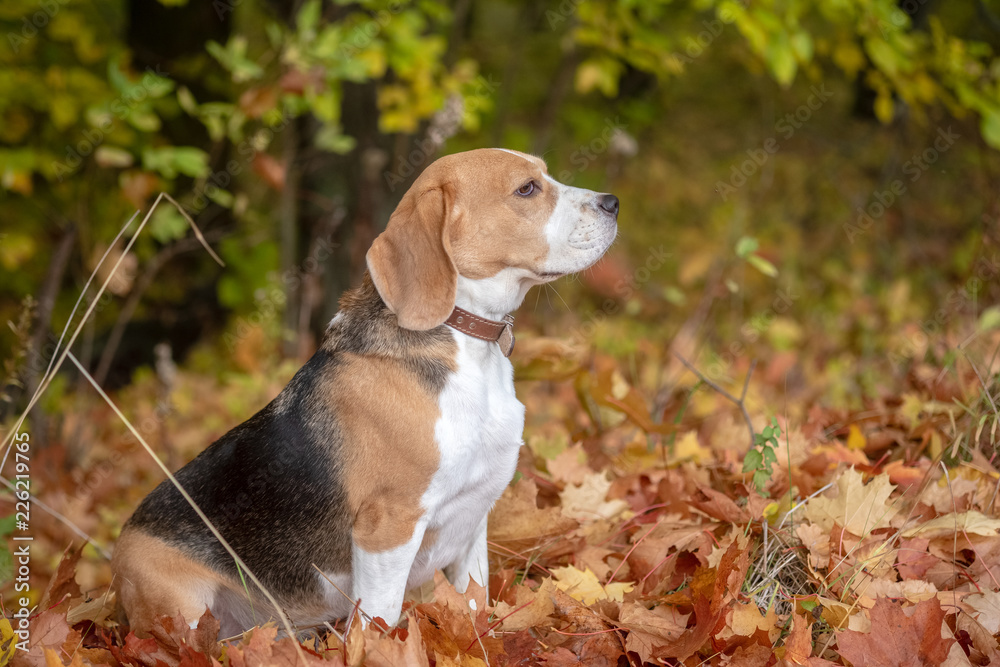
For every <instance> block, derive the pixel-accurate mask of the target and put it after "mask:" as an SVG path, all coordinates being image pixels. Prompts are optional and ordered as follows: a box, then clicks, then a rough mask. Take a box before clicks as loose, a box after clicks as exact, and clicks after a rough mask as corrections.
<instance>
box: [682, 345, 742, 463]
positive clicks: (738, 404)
mask: <svg viewBox="0 0 1000 667" xmlns="http://www.w3.org/2000/svg"><path fill="white" fill-rule="evenodd" d="M674 356H675V357H677V359H678V360H679V361H680V362H681V363H682V364H684V366H685V367H686V368H687V369H688V370H689V371H691V372H692V373H694V374H695V375H696V376H698V379H699V380H701V381H702V382H704V383H705V384H707V385H708V386H709V387H711V388H712V389H714V390H715V391H717V392H719V393H720V394H722V396H723V397H725V398H726V399H727V400H729V401H730V402H732V403H733V404H734V405H736V407H738V408H739V409H740V412H741V413H743V420H744V421H745V422H746V423H747V430H749V431H750V447H753V446H754V444H755V442H754V430H753V422H752V421H750V413H749V412H747V406H746V404H745V403H744V401H745V400H746V397H747V389H748V388H749V387H750V377H751V376H752V375H753V370H754V368H756V367H757V360H756V359H754V360H753V361H751V362H750V370H749V371H747V376H746V379H744V380H743V391H742V393H740V397H739V398H736V397H735V396H733V395H732V394H730V393H729V392H728V391H726V390H725V389H723V388H722V387H720V386H719V385H717V384H715V383H714V382H712V381H711V380H709V379H708V378H707V377H705V375H704V373H702V372H701V371H699V370H698V369H697V368H695V367H694V366H693V365H692V364H691V362H689V361H688V360H687V359H685V358H684V357H682V356H681V355H679V354H677V353H676V352H674Z"/></svg>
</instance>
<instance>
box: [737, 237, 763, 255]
mask: <svg viewBox="0 0 1000 667" xmlns="http://www.w3.org/2000/svg"><path fill="white" fill-rule="evenodd" d="M759 247H760V243H759V242H758V241H757V239H755V238H754V237H752V236H743V237H741V238H740V240H739V241H737V242H736V256H737V257H742V258H743V259H746V258H747V256H748V255H749V254H750V253H752V252H753V251H755V250H756V249H757V248H759Z"/></svg>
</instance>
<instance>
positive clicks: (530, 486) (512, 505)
mask: <svg viewBox="0 0 1000 667" xmlns="http://www.w3.org/2000/svg"><path fill="white" fill-rule="evenodd" d="M537 495H538V488H537V487H536V486H535V483H534V482H532V481H531V480H529V479H521V480H519V481H518V482H516V483H515V484H512V485H511V486H509V487H507V488H506V489H504V492H503V495H502V496H500V499H499V500H497V502H496V505H495V506H494V507H493V511H492V512H490V517H489V539H490V540H491V541H492V542H495V543H499V544H502V545H503V546H505V547H506V548H508V549H511V550H513V551H517V550H518V549H526V548H529V547H532V546H535V545H536V544H538V543H539V542H542V541H545V540H547V539H549V538H551V537H555V536H557V535H563V534H565V533H566V532H567V531H569V530H571V529H573V528H575V527H576V525H577V522H576V521H574V520H572V519H569V518H567V517H565V516H563V515H562V513H561V512H560V511H559V508H558V507H548V508H545V509H538V506H537V504H536V501H535V498H536V497H537Z"/></svg>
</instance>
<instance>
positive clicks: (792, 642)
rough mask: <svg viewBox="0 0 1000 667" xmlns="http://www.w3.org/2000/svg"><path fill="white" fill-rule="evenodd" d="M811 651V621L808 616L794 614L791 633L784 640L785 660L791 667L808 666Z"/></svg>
mask: <svg viewBox="0 0 1000 667" xmlns="http://www.w3.org/2000/svg"><path fill="white" fill-rule="evenodd" d="M812 649H813V645H812V621H811V620H809V617H808V616H803V615H800V614H794V616H793V618H792V631H791V632H789V633H788V637H786V638H785V660H787V661H788V662H790V663H791V664H793V665H808V664H809V657H810V656H811V655H812Z"/></svg>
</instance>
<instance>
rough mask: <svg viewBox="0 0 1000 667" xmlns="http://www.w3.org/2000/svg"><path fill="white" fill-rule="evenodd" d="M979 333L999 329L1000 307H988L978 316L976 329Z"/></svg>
mask: <svg viewBox="0 0 1000 667" xmlns="http://www.w3.org/2000/svg"><path fill="white" fill-rule="evenodd" d="M976 328H977V329H978V330H979V331H990V330H991V329H997V328H1000V306H990V307H989V308H987V309H986V310H984V311H983V314H982V315H980V316H979V324H978V325H977V327H976Z"/></svg>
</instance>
